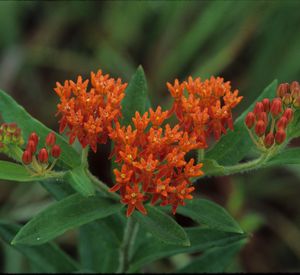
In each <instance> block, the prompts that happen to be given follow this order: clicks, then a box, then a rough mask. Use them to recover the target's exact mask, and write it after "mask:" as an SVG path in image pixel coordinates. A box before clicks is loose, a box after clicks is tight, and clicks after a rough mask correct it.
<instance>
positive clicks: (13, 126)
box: [7, 123, 18, 133]
mask: <svg viewBox="0 0 300 275" xmlns="http://www.w3.org/2000/svg"><path fill="white" fill-rule="evenodd" d="M17 128H18V125H17V123H9V124H8V125H7V131H8V132H9V133H14V132H15V131H16V130H17Z"/></svg>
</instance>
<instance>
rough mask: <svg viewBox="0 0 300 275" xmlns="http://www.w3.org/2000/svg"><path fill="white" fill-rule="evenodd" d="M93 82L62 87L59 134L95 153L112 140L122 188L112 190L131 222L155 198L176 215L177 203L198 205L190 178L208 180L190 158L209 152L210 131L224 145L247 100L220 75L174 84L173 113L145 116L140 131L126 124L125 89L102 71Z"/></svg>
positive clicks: (136, 120) (138, 121)
mask: <svg viewBox="0 0 300 275" xmlns="http://www.w3.org/2000/svg"><path fill="white" fill-rule="evenodd" d="M88 82H89V80H85V81H83V80H82V77H81V76H79V77H78V80H77V82H76V83H75V82H73V81H71V80H70V81H68V80H67V81H65V83H64V85H61V84H60V83H57V84H56V85H57V87H56V88H55V89H54V90H55V92H56V93H57V94H58V96H59V97H60V103H59V104H58V106H57V107H58V114H59V115H60V116H61V119H60V132H62V131H64V129H65V128H66V127H67V128H68V132H67V135H68V136H69V141H70V143H71V144H72V143H73V142H74V140H75V139H76V137H77V138H78V140H79V142H80V143H81V145H82V147H85V146H87V145H90V146H91V148H92V150H93V151H94V152H96V150H97V144H98V143H105V142H106V140H107V138H110V139H111V140H112V141H113V142H114V150H113V152H112V154H111V155H114V156H115V161H116V162H117V163H118V164H119V167H120V168H119V169H114V174H115V176H116V184H115V185H114V186H113V187H112V188H111V191H112V192H117V191H118V192H120V195H121V201H122V203H124V204H127V205H128V208H127V216H130V215H131V214H132V212H133V211H134V209H138V210H139V211H140V212H141V213H143V214H146V212H147V211H146V209H145V207H144V202H145V201H146V200H149V199H150V200H151V203H152V204H155V203H157V202H160V204H161V205H171V207H172V212H173V213H174V214H175V212H176V209H177V207H178V205H184V204H185V202H184V201H185V200H186V199H192V195H191V193H192V192H193V191H194V187H193V185H192V183H191V178H194V177H198V176H201V175H202V174H203V172H202V171H201V170H200V169H201V167H202V163H198V164H195V160H194V159H193V158H191V159H190V160H188V159H187V157H186V155H187V153H189V152H190V151H192V150H195V149H204V148H206V147H207V139H208V137H209V136H210V134H211V133H213V134H214V137H215V139H216V140H219V138H220V137H221V135H222V134H225V133H226V128H227V127H229V128H230V129H233V121H232V112H231V111H232V109H233V108H234V107H235V106H236V105H237V104H238V103H239V102H240V101H241V100H242V97H241V96H238V91H237V90H235V91H233V92H231V86H230V83H229V82H224V80H223V78H220V77H217V78H215V77H211V78H210V79H208V80H205V81H201V80H200V78H196V79H194V80H193V79H192V78H191V77H189V78H188V81H184V82H182V83H180V82H179V81H178V80H177V79H176V80H175V82H174V84H173V85H172V84H170V83H167V87H168V89H169V91H170V93H171V95H172V97H173V98H174V104H173V107H172V109H171V110H166V111H163V110H162V108H161V107H160V106H158V107H157V109H156V110H152V109H151V108H150V109H149V111H148V112H145V113H144V114H140V113H138V112H136V113H135V116H134V117H133V118H132V122H133V125H134V127H132V126H121V125H120V123H119V119H120V117H121V116H122V113H121V101H122V99H123V97H124V96H125V94H124V91H125V88H126V86H127V83H125V84H122V82H121V79H117V80H115V79H113V78H110V77H109V75H103V74H102V71H101V70H99V71H98V72H97V73H96V74H95V73H93V72H92V73H91V80H90V84H91V87H90V88H88ZM172 114H175V115H176V117H177V119H178V122H179V123H178V124H175V125H174V126H171V125H170V124H168V123H166V120H167V119H168V118H169V117H170V116H171V115H172Z"/></svg>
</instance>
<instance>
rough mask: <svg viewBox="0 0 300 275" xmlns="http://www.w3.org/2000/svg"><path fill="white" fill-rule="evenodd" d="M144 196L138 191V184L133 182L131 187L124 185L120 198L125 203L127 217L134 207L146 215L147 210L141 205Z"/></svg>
mask: <svg viewBox="0 0 300 275" xmlns="http://www.w3.org/2000/svg"><path fill="white" fill-rule="evenodd" d="M145 199H146V197H145V196H144V195H143V194H142V193H141V192H140V191H139V186H138V185H137V184H135V185H134V186H133V187H130V186H129V185H127V186H126V190H125V195H124V197H123V198H122V203H124V204H127V205H128V208H127V213H126V215H127V217H129V216H130V215H131V214H132V212H133V210H134V209H135V208H136V209H138V210H139V211H140V212H141V213H142V214H144V215H146V214H147V210H146V209H145V207H144V205H143V201H145Z"/></svg>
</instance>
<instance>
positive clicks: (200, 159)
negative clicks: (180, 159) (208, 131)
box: [197, 149, 205, 163]
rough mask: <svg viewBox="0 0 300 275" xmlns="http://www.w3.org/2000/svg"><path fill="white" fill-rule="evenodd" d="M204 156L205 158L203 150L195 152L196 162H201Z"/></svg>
mask: <svg viewBox="0 0 300 275" xmlns="http://www.w3.org/2000/svg"><path fill="white" fill-rule="evenodd" d="M204 156H205V150H204V149H199V150H198V151H197V162H198V163H199V162H201V161H202V160H204Z"/></svg>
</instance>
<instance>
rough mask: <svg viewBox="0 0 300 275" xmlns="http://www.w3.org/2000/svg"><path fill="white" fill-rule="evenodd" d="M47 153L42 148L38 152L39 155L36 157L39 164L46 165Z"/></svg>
mask: <svg viewBox="0 0 300 275" xmlns="http://www.w3.org/2000/svg"><path fill="white" fill-rule="evenodd" d="M48 158H49V156H48V151H47V150H46V148H42V149H41V150H40V151H39V155H38V159H39V162H40V163H47V162H48Z"/></svg>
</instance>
